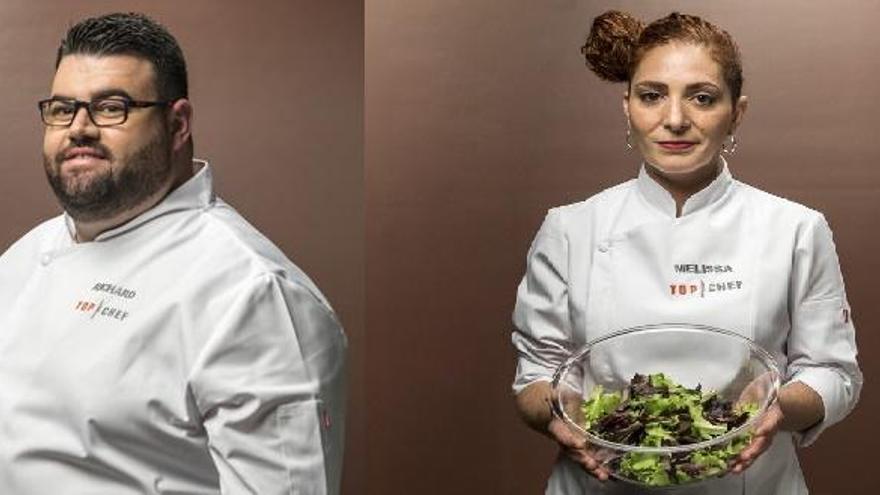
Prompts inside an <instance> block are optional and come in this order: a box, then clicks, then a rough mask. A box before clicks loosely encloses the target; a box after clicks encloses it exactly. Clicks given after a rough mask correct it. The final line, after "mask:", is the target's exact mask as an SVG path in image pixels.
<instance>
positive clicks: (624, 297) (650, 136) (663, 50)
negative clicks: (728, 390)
mask: <svg viewBox="0 0 880 495" xmlns="http://www.w3.org/2000/svg"><path fill="white" fill-rule="evenodd" d="M582 51H583V53H584V55H585V57H586V59H587V63H588V65H589V66H590V68H591V69H592V70H593V71H594V72H595V73H596V74H597V75H598V76H599V77H601V78H603V79H606V80H610V81H615V82H623V83H625V84H626V85H627V88H626V92H625V94H624V98H623V110H624V114H625V115H626V118H627V123H628V127H627V129H626V145H627V147H628V148H630V149H632V150H633V151H636V152H638V153H639V154H640V155H641V159H642V162H643V164H642V168H641V171H640V173H639V175H638V177H637V178H636V179H634V180H631V181H628V182H626V183H624V184H620V185H618V186H616V187H613V188H611V189H608V190H606V191H603V192H601V193H599V194H597V195H595V196H593V197H591V198H589V199H587V200H586V201H583V202H581V203H576V204H572V205H568V206H563V207H560V208H554V209H552V210H550V212H549V213H548V215H547V217H546V219H545V221H544V224H543V225H542V226H541V229H540V231H539V232H538V234H537V237H536V238H535V240H534V243H533V244H532V247H531V250H530V252H529V257H528V268H527V272H526V275H525V277H524V278H523V281H522V283H521V284H520V286H519V290H518V294H517V303H516V309H515V311H514V323H515V325H516V330H515V331H514V334H513V342H514V345H515V347H516V349H517V351H518V356H519V359H518V367H517V376H516V380H515V383H514V390H515V392H516V393H517V396H516V402H517V407H518V408H519V411H520V413H521V415H522V417H523V418H524V420H525V421H526V422H527V423H528V424H529V425H530V426H531V427H532V428H534V429H536V430H538V431H540V432H542V433H545V434H546V435H548V436H549V437H550V438H552V439H554V440H555V441H556V442H558V443H559V445H560V446H561V449H562V454H561V455H560V459H559V461H558V462H557V464H556V466H555V468H554V470H553V473H552V475H551V477H550V480H549V483H548V487H547V493H548V494H554V495H557V494H576V493H577V494H581V493H637V492H636V491H633V490H634V489H633V487H632V486H629V485H625V484H622V483H620V482H615V481H609V480H608V472H607V470H605V469H604V468H603V467H602V466H601V465H600V464H599V463H597V462H596V460H595V459H593V458H592V457H591V456H590V454H589V453H588V450H587V449H586V448H585V447H586V446H585V445H584V442H583V440H582V439H579V438H578V437H577V436H575V435H574V434H572V432H571V431H570V430H568V429H567V427H566V426H565V425H564V424H563V423H562V422H561V421H560V420H558V419H554V418H553V416H552V414H551V412H550V407H549V404H550V386H549V380H550V379H551V377H552V373H553V370H554V369H555V367H556V366H557V365H558V364H559V363H560V362H561V361H562V359H564V357H565V356H566V355H567V354H568V353H570V352H571V351H573V350H575V349H576V348H578V347H579V346H580V345H582V344H584V343H585V342H587V341H589V340H592V339H594V338H596V337H598V336H600V335H603V334H605V333H607V332H610V331H613V330H616V329H621V328H627V327H632V326H636V325H643V324H650V323H658V322H664V321H675V322H689V323H698V324H707V325H712V326H717V327H722V328H727V329H731V330H734V331H737V332H739V333H741V334H743V335H746V336H747V337H749V338H752V339H754V340H755V341H757V342H758V344H760V345H761V346H763V347H764V348H765V349H767V350H768V351H769V352H771V353H772V354H773V355H774V357H775V358H776V359H777V360H778V362H779V364H780V368H781V371H782V373H783V384H784V385H783V387H782V389H781V391H780V395H779V400H778V403H777V404H776V405H775V406H774V407H773V408H772V409H771V410H770V411H769V413H768V414H767V415H766V416H765V418H764V420H763V421H762V423H761V424H760V425H758V428H757V431H756V434H755V436H754V439H753V440H752V443H751V444H750V445H749V446H748V447H747V448H746V449H745V450H744V451H743V452H742V453H741V454H740V456H739V457H738V458H737V460H736V462H735V465H734V467H733V473H732V474H730V475H727V476H725V477H723V478H720V479H716V480H711V481H708V482H707V483H708V484H701V486H699V487H691V488H687V487H683V488H679V489H678V491H676V493H691V492H695V493H712V494H716V493H719V494H725V493H736V494H740V493H749V494H758V493H760V494H779V495H791V494H800V493H807V488H806V485H805V483H804V478H803V474H802V473H801V470H800V467H799V465H798V462H797V457H796V455H795V450H794V446H795V444H797V445H801V446H804V445H808V444H809V443H811V442H813V441H814V440H815V438H816V436H817V435H818V434H819V433H820V432H821V431H822V430H824V429H825V428H827V427H828V426H829V425H831V424H833V423H836V422H837V421H840V420H841V419H842V418H843V417H844V416H846V415H847V414H848V413H849V412H850V411H851V410H852V408H853V406H854V405H855V402H856V401H857V399H858V395H859V391H860V389H861V383H862V375H861V372H860V371H859V368H858V364H857V363H856V349H855V340H854V329H853V326H852V322H851V321H850V318H849V307H848V305H847V301H846V295H845V292H844V287H843V280H842V278H841V274H840V268H839V266H838V261H837V255H836V253H835V248H834V244H833V242H832V239H831V232H830V230H829V228H828V225H827V223H826V222H825V219H824V217H823V216H822V215H821V214H820V213H818V212H816V211H813V210H810V209H808V208H806V207H804V206H801V205H798V204H796V203H793V202H791V201H787V200H784V199H781V198H778V197H775V196H772V195H770V194H768V193H765V192H762V191H759V190H757V189H755V188H753V187H750V186H748V185H746V184H743V183H741V182H739V181H737V180H735V179H733V178H732V176H731V173H730V171H729V170H728V168H727V162H726V161H725V159H724V158H723V157H722V154H727V155H732V154H733V153H734V151H735V150H736V138H735V131H736V129H737V127H738V126H739V125H740V123H741V122H742V120H743V116H744V114H745V111H746V108H747V103H748V100H747V99H746V97H745V96H742V95H741V88H742V82H743V78H742V69H741V62H740V56H739V52H738V49H737V47H736V45H735V43H734V42H733V40H732V39H731V37H730V35H729V34H727V33H726V32H725V31H723V30H721V29H719V28H718V27H716V26H714V25H712V24H710V23H708V22H706V21H705V20H703V19H700V18H698V17H695V16H690V15H682V14H677V13H673V14H670V15H669V16H667V17H664V18H662V19H659V20H656V21H654V22H652V23H650V24H648V25H647V26H644V25H643V24H642V23H641V22H640V21H638V20H636V19H634V18H632V17H631V16H629V15H627V14H623V13H620V12H614V11H612V12H607V13H605V14H603V15H601V16H599V17H598V18H596V20H595V21H594V23H593V28H592V30H591V32H590V35H589V37H588V39H587V43H586V45H585V46H584V47H583V49H582ZM686 266H692V267H695V268H694V269H682V267H686ZM716 266H720V267H723V268H724V269H723V270H714V269H713V267H716ZM698 284H699V285H700V286H701V287H706V286H711V287H714V288H716V289H718V290H714V291H708V292H707V291H703V290H701V291H699V292H692V291H689V290H684V291H681V290H678V288H680V287H682V286H684V287H690V286H694V285H698Z"/></svg>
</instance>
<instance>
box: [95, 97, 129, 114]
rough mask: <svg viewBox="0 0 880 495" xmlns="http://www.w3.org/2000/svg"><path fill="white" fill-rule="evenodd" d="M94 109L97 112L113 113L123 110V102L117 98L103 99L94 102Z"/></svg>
mask: <svg viewBox="0 0 880 495" xmlns="http://www.w3.org/2000/svg"><path fill="white" fill-rule="evenodd" d="M94 110H95V111H96V112H98V113H102V114H107V115H114V114H119V113H123V112H125V102H123V101H118V100H105V101H99V102H97V103H95V106H94Z"/></svg>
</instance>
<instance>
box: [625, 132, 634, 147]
mask: <svg viewBox="0 0 880 495" xmlns="http://www.w3.org/2000/svg"><path fill="white" fill-rule="evenodd" d="M631 137H632V132H630V130H629V126H627V128H626V149H627V151H629V150H631V149H633V145H632V143H631V142H630V141H629V139H630V138H631Z"/></svg>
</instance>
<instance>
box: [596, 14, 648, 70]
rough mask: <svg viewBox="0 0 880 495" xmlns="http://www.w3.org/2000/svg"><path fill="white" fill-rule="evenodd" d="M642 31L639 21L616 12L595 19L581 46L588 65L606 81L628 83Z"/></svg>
mask: <svg viewBox="0 0 880 495" xmlns="http://www.w3.org/2000/svg"><path fill="white" fill-rule="evenodd" d="M644 28H645V25H644V24H643V23H642V21H640V20H638V19H636V18H635V17H633V16H631V15H629V14H627V13H624V12H620V11H617V10H609V11H608V12H605V13H604V14H602V15H600V16H599V17H596V18H595V19H594V20H593V27H592V28H591V29H590V34H589V35H587V41H586V43H585V44H584V46H582V47H581V53H583V54H584V58H586V59H587V65H588V66H589V67H590V69H591V70H592V71H593V72H595V73H596V75H597V76H599V77H600V78H602V79H604V80H606V81H611V82H625V81H628V80H629V76H630V74H629V71H630V67H631V64H632V59H633V56H634V55H635V53H634V52H635V47H636V44H637V42H638V40H639V35H640V34H641V33H642V30H643V29H644Z"/></svg>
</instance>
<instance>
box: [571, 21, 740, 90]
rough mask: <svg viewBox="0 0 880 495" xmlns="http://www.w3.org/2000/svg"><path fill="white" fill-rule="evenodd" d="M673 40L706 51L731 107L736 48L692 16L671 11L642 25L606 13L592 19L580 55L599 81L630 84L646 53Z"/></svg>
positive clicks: (735, 81) (737, 76)
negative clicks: (726, 89) (716, 67)
mask: <svg viewBox="0 0 880 495" xmlns="http://www.w3.org/2000/svg"><path fill="white" fill-rule="evenodd" d="M673 41H680V42H684V43H693V44H697V45H704V46H706V47H708V48H709V52H710V53H711V55H712V58H713V59H714V60H715V61H716V62H718V64H719V65H721V70H722V73H723V75H724V80H725V82H726V83H727V85H728V86H729V87H730V92H731V96H732V99H733V103H734V104H735V103H736V101H737V100H738V99H739V96H740V94H741V92H742V85H743V76H742V60H741V59H740V54H739V48H737V46H736V43H734V42H733V38H731V37H730V34H728V33H727V31H724V30H723V29H721V28H719V27H718V26H715V25H714V24H712V23H710V22H708V21H705V20H703V19H701V18H699V17H697V16H694V15H687V14H679V13H678V12H673V13H671V14H669V15H668V16H666V17H663V18H661V19H657V20H656V21H654V22H652V23H650V24H648V25H647V26H646V25H645V24H643V23H642V22H641V21H640V20H638V19H636V18H635V17H633V16H631V15H629V14H627V13H624V12H619V11H616V10H609V11H608V12H605V13H604V14H602V15H600V16H599V17H597V18H596V19H594V20H593V27H592V28H591V29H590V34H589V35H588V36H587V41H586V43H585V44H584V46H583V47H581V53H583V54H584V57H585V58H586V59H587V65H588V66H589V67H590V69H591V70H592V71H593V72H595V73H596V75H597V76H599V77H600V78H602V79H604V80H606V81H611V82H630V81H631V80H632V76H633V74H634V73H635V70H636V67H637V66H638V65H639V62H640V61H641V59H642V57H643V56H644V55H645V53H646V52H647V51H648V50H650V49H651V48H654V47H656V46H660V45H665V44H667V43H670V42H673Z"/></svg>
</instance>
